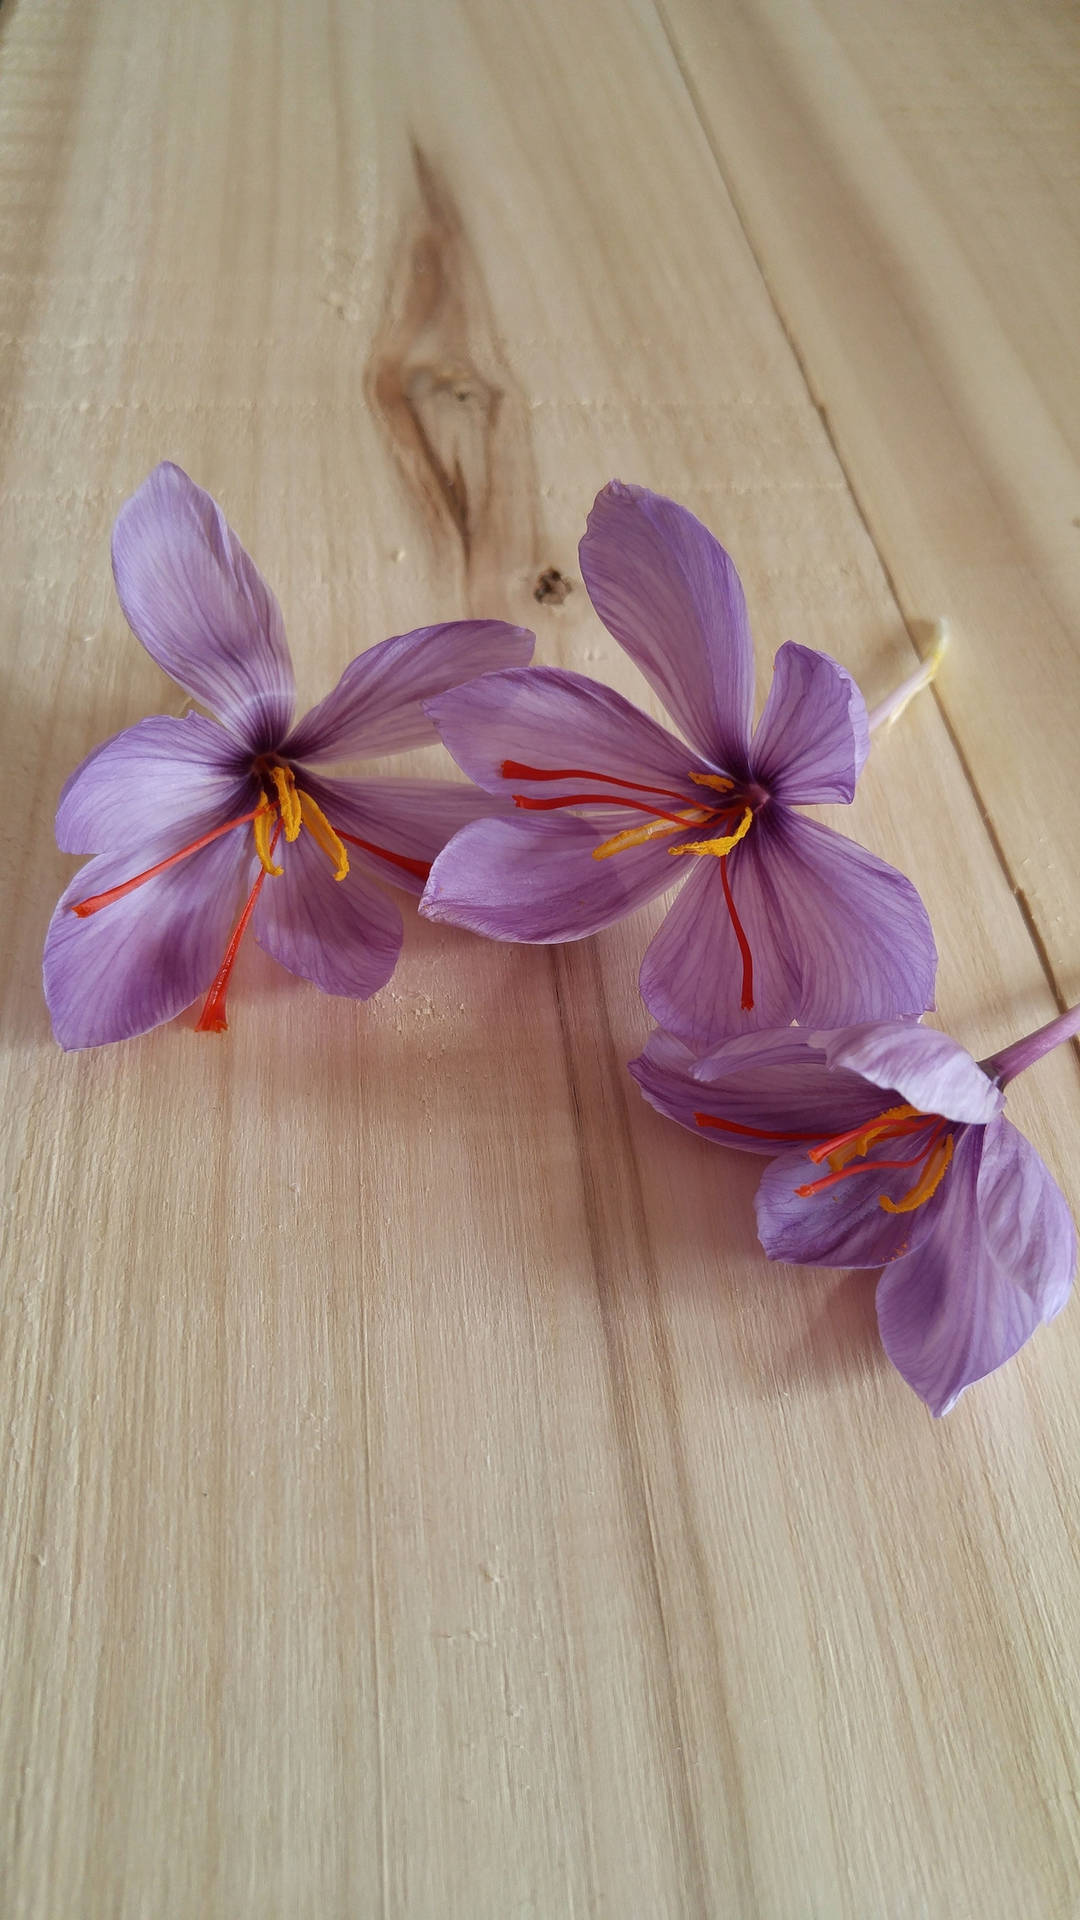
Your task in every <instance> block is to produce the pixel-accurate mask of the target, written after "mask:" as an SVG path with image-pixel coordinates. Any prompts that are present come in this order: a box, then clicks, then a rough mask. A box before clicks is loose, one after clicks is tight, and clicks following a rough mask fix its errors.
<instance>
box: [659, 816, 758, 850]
mask: <svg viewBox="0 0 1080 1920" xmlns="http://www.w3.org/2000/svg"><path fill="white" fill-rule="evenodd" d="M733 812H734V808H728V809H727V810H726V811H725V812H724V813H721V814H718V815H717V816H716V818H717V819H720V820H724V819H727V820H730V818H731V815H732V813H733ZM753 824H754V809H753V807H745V808H744V809H743V817H742V819H741V820H740V821H739V824H738V826H737V827H736V829H735V831H734V833H725V834H724V835H722V836H721V837H720V838H719V839H715V840H684V841H683V844H682V846H681V847H669V848H668V852H669V853H671V854H677V853H712V854H715V855H716V856H717V857H718V858H719V857H721V856H722V855H723V854H726V853H730V852H731V849H732V847H737V846H738V844H739V841H740V840H742V839H745V837H746V835H747V834H748V833H749V831H750V829H751V827H752V826H753Z"/></svg>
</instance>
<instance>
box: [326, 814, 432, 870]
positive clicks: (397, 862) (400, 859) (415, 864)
mask: <svg viewBox="0 0 1080 1920" xmlns="http://www.w3.org/2000/svg"><path fill="white" fill-rule="evenodd" d="M337 835H338V839H339V840H347V841H348V843H349V845H350V847H362V848H363V850H364V852H365V853H375V854H378V857H379V859H380V860H389V862H390V864H391V866H393V867H402V868H404V870H405V872H406V873H414V874H415V875H416V877H417V879H418V880H426V879H427V877H428V874H429V873H430V872H431V862H430V860H414V859H413V858H412V856H411V854H408V853H391V851H390V849H389V847H379V846H376V844H375V842H374V840H361V839H360V838H359V837H358V836H357V835H356V834H355V833H343V832H342V830H341V828H340V827H338V829H337Z"/></svg>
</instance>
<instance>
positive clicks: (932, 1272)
mask: <svg viewBox="0 0 1080 1920" xmlns="http://www.w3.org/2000/svg"><path fill="white" fill-rule="evenodd" d="M946 1177H947V1179H948V1181H949V1205H948V1207H947V1209H941V1210H939V1212H938V1215H937V1217H936V1220H935V1222H934V1227H933V1231H932V1232H931V1233H930V1234H929V1235H928V1236H927V1238H926V1239H925V1240H924V1241H923V1242H922V1245H921V1246H920V1247H919V1248H918V1250H917V1252H913V1253H911V1254H910V1255H909V1256H908V1257H907V1258H906V1259H903V1260H899V1261H897V1262H896V1264H895V1265H894V1266H891V1267H889V1268H888V1270H887V1272H885V1273H884V1274H883V1275H882V1277H881V1280H880V1282H879V1284H878V1291H877V1310H878V1322H879V1325H880V1327H881V1338H882V1341H883V1343H884V1347H885V1351H886V1353H887V1354H888V1356H889V1358H890V1360H891V1361H892V1363H893V1365H894V1366H895V1367H896V1368H897V1369H898V1370H899V1372H900V1373H902V1374H903V1376H904V1379H905V1380H906V1381H907V1382H908V1384H909V1385H910V1386H912V1387H914V1389H915V1392H916V1393H917V1394H919V1395H920V1396H921V1398H922V1399H923V1400H925V1401H926V1404H927V1406H928V1407H929V1408H930V1409H931V1411H932V1412H933V1413H935V1414H942V1413H947V1412H948V1411H949V1408H950V1407H951V1406H953V1404H954V1403H955V1401H956V1399H957V1397H958V1395H959V1394H961V1393H962V1392H963V1390H964V1388H965V1387H968V1386H970V1385H971V1384H972V1382H973V1381H975V1380H981V1379H982V1378H983V1377H984V1376H985V1375H986V1374H988V1373H992V1372H993V1371H994V1370H995V1368H997V1367H1000V1366H1002V1365H1003V1363H1004V1362H1005V1361H1006V1360H1008V1359H1010V1358H1011V1357H1012V1355H1013V1354H1014V1353H1016V1351H1017V1350H1018V1348H1020V1347H1022V1346H1023V1344H1024V1342H1025V1340H1027V1339H1028V1338H1029V1336H1030V1335H1031V1334H1032V1333H1033V1332H1034V1331H1035V1328H1036V1327H1037V1326H1038V1325H1039V1323H1040V1321H1043V1320H1049V1319H1050V1318H1051V1317H1052V1315H1053V1314H1055V1313H1057V1312H1058V1311H1059V1309H1060V1308H1061V1307H1062V1306H1063V1305H1064V1303H1065V1300H1066V1299H1067V1297H1068V1293H1069V1288H1070V1285H1071V1282H1072V1274H1073V1268H1074V1265H1075V1261H1076V1237H1075V1233H1074V1229H1073V1224H1072V1221H1071V1219H1070V1218H1069V1211H1068V1208H1067V1206H1066V1204H1065V1201H1064V1198H1063V1196H1062V1194H1061V1193H1060V1192H1059V1190H1058V1188H1057V1186H1056V1185H1055V1183H1054V1181H1053V1180H1052V1178H1051V1176H1050V1174H1049V1172H1048V1170H1047V1168H1046V1167H1045V1166H1044V1165H1043V1162H1042V1161H1041V1160H1040V1159H1039V1156H1038V1154H1037V1153H1036V1152H1035V1150H1034V1148H1033V1147H1032V1146H1031V1145H1030V1144H1029V1142H1028V1141H1027V1140H1025V1139H1024V1137H1023V1135H1022V1134H1020V1133H1018V1132H1017V1131H1016V1129H1015V1127H1013V1126H1012V1125H1010V1123H1009V1121H1007V1120H997V1121H994V1122H992V1123H991V1125H990V1126H988V1127H987V1128H986V1129H985V1130H983V1129H973V1130H972V1131H971V1132H970V1133H969V1134H968V1135H967V1136H966V1137H965V1139H964V1140H963V1141H962V1142H961V1143H960V1144H959V1145H958V1147H957V1151H956V1154H955V1157H954V1161H953V1165H952V1167H951V1168H950V1170H949V1174H948V1175H947V1176H946Z"/></svg>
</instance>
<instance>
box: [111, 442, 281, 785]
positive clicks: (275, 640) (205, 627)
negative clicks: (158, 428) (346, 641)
mask: <svg viewBox="0 0 1080 1920" xmlns="http://www.w3.org/2000/svg"><path fill="white" fill-rule="evenodd" d="M112 556H113V573H114V575H115V578H116V591H117V593H118V594H119V596H120V604H121V606H122V607H123V609H124V613H125V615H126V616H127V621H128V625H129V626H130V627H131V629H132V631H133V632H134V633H135V634H136V635H137V636H138V638H139V639H140V640H141V641H142V643H143V646H144V647H145V648H146V650H147V652H148V653H149V654H151V655H152V656H153V658H154V659H155V660H156V661H157V663H158V665H159V666H161V667H164V669H165V671H166V673H169V674H171V675H172V677H173V679H174V680H178V681H179V683H180V685H181V686H182V687H186V689H187V691H188V692H189V693H191V694H193V695H194V696H195V698H196V700H202V701H204V702H205V703H206V705H207V706H209V707H212V708H213V710H214V712H215V713H216V714H217V716H218V718H219V719H220V720H221V721H223V722H224V724H225V726H227V727H228V729H229V731H230V733H232V734H234V735H235V736H236V738H237V739H238V740H239V741H241V742H242V743H243V745H244V746H246V747H247V748H249V749H250V751H251V752H252V753H263V752H266V751H268V750H269V749H271V748H273V747H275V746H276V745H277V743H278V741H279V740H280V739H281V736H282V735H283V734H284V732H285V730H286V728H287V727H288V725H289V722H290V720H291V719H292V711H293V705H294V702H295V698H296V694H295V688H294V685H293V671H292V662H291V660H290V658H289V649H288V646H287V644H286V640H285V628H284V624H283V622H282V618H281V609H280V607H279V606H278V603H277V601H276V600H275V598H274V596H273V594H272V593H271V591H270V589H269V587H268V586H267V584H266V582H265V580H264V579H263V577H262V575H261V573H260V572H259V570H258V568H257V567H256V565H255V563H254V561H253V560H251V559H249V557H248V555H247V554H246V553H245V552H244V549H243V547H242V546H241V545H240V542H239V540H238V539H237V537H236V535H235V534H234V533H233V531H232V529H231V528H230V526H229V524H228V522H227V521H226V519H225V516H224V514H223V513H222V511H221V508H220V507H219V506H218V505H217V502H216V501H215V500H213V499H211V497H210V495H209V494H208V493H204V492H203V489H202V488H201V487H197V486H196V485H195V483H194V481H193V480H189V479H188V476H187V474H186V473H184V472H182V470H181V469H180V468H179V467H176V466H173V465H172V463H171V462H170V461H163V462H162V464H161V466H159V467H155V468H154V471H153V473H152V474H151V475H150V477H149V479H147V480H144V481H143V484H142V486H141V487H140V488H139V490H138V492H137V493H134V494H133V495H132V497H131V499H130V500H128V501H127V502H126V504H125V505H124V506H123V507H121V509H120V512H119V514H118V515H117V519H116V525H115V527H114V528H113V540H112Z"/></svg>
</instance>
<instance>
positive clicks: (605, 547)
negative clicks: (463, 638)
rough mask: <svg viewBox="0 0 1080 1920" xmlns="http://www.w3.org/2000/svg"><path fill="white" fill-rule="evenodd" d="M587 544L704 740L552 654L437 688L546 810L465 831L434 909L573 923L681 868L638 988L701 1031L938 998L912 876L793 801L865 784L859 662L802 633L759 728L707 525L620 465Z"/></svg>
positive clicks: (592, 921) (444, 913) (599, 585)
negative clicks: (523, 666) (805, 642)
mask: <svg viewBox="0 0 1080 1920" xmlns="http://www.w3.org/2000/svg"><path fill="white" fill-rule="evenodd" d="M580 555H581V571H582V575H583V577H584V580H585V584H586V586H587V588H588V591H589V596H590V598H591V600H592V603H593V606H594V607H595V609H596V611H597V613H598V614H599V615H600V618H601V619H602V620H603V622H604V624H605V626H606V627H607V628H608V629H609V631H610V632H611V633H612V634H613V635H614V637H615V639H616V640H618V642H619V643H620V645H621V646H623V647H624V648H625V649H626V651H627V653H628V654H629V655H630V657H631V659H632V660H633V661H634V662H635V663H636V664H637V666H638V667H640V668H641V670H642V671H643V673H644V674H645V675H646V677H647V679H649V680H650V681H651V683H652V685H653V686H654V687H655V689H656V691H657V693H658V694H659V695H660V697H661V699H662V700H663V702H664V704H665V706H666V707H667V709H668V711H669V713H670V714H671V715H672V717H673V718H674V719H675V720H676V721H677V723H678V725H679V726H680V727H681V728H682V731H683V733H684V734H685V736H686V740H687V741H689V742H690V744H689V745H686V744H684V742H683V741H682V740H679V739H677V738H676V737H675V735H674V734H672V733H669V732H667V730H666V729H665V728H663V727H661V726H658V725H657V724H656V722H655V721H654V720H650V719H649V718H648V717H647V716H646V715H645V714H644V713H642V712H641V711H640V710H639V709H638V708H637V707H635V706H632V705H631V703H630V701H628V700H624V699H623V697H622V695H621V694H618V693H615V692H613V691H612V689H611V688H609V687H605V686H602V685H600V684H599V682H597V681H595V680H590V679H586V678H585V677H584V676H583V675H581V674H578V673H569V672H563V671H561V670H560V669H557V668H550V667H537V668H531V669H528V670H522V671H517V670H511V671H509V672H503V673H495V674H488V675H486V676H485V678H484V679H483V680H482V681H478V682H475V683H474V684H473V685H471V686H468V687H464V686H463V687H457V688H454V689H452V690H451V691H449V692H447V693H444V694H441V695H439V696H438V697H437V698H436V699H434V700H433V701H431V702H430V703H429V705H428V712H429V713H430V714H431V715H432V717H433V719H434V720H435V723H436V725H437V726H438V729H439V732H440V733H441V735H442V737H443V739H444V741H445V742H446V745H447V746H448V747H449V749H450V752H451V753H452V754H453V756H454V758H455V760H456V761H457V762H458V764H459V766H461V767H463V768H464V769H465V771H466V773H467V774H468V775H469V776H470V778H471V779H473V780H475V781H476V782H477V783H478V784H479V785H480V786H482V787H486V788H487V790H488V792H489V793H492V794H509V795H512V796H513V799H514V801H515V803H516V805H517V806H518V807H519V808H521V809H523V810H525V811H526V812H527V813H528V814H529V815H530V817H529V818H527V819H518V818H510V819H487V820H479V821H476V822H475V823H474V824H473V825H471V826H469V827H466V828H465V829H464V830H463V831H462V832H461V833H459V834H458V835H457V836H456V837H455V838H454V840H452V841H451V842H450V844H449V846H448V847H447V848H446V850H445V852H444V853H442V854H440V855H439V858H438V859H437V860H436V862H435V864H434V866H433V868H432V872H431V879H430V880H429V882H428V886H427V889H426V891H425V893H424V897H423V900H422V902H421V909H420V910H421V912H422V913H424V914H426V915H427V916H428V918H429V919H432V920H449V921H453V922H454V923H455V924H456V925H458V926H464V927H470V928H472V929H473V931H475V932H477V933H482V934H486V935H488V936H489V937H490V938H491V939H495V940H523V941H535V942H550V941H562V940H578V939H581V938H583V937H584V936H585V935H586V934H590V933H595V932H596V931H597V930H598V929H599V928H601V927H606V926H609V925H610V924H611V923H612V922H613V921H615V920H619V919H621V918H622V917H623V916H624V915H625V914H628V913H631V912H632V911H633V910H634V909H635V908H636V907H640V906H641V905H642V904H643V903H644V902H645V901H647V900H650V899H651V898H652V897H653V896H654V895H655V894H658V893H662V892H664V890H665V889H666V888H668V887H670V886H671V885H672V883H673V882H674V881H676V880H678V879H683V878H685V880H686V885H685V887H684V888H683V891H682V892H681V894H680V895H679V898H678V900H677V901H676V902H675V904H674V905H673V906H672V908H671V910H670V912H669V913H668V915H667V918H666V919H665V920H664V922H663V925H662V926H661V928H660V930H659V932H658V933H657V935H656V937H655V939H654V940H653V942H652V945H651V946H650V947H649V949H648V951H647V953H646V955H645V960H644V964H643V966H642V969H641V992H642V996H643V998H644V1000H645V1003H646V1005H647V1006H648V1007H649V1009H650V1011H651V1012H652V1013H653V1015H654V1016H655V1018H656V1019H657V1020H658V1021H659V1022H660V1024H661V1025H662V1026H664V1027H666V1028H668V1029H669V1030H670V1031H672V1032H674V1033H677V1034H678V1035H679V1036H680V1038H681V1039H683V1040H685V1041H686V1042H687V1043H688V1044H689V1045H691V1046H695V1047H698V1048H701V1047H705V1046H710V1045H714V1044H716V1043H717V1042H718V1041H720V1040H723V1039H726V1038H728V1037H729V1036H730V1035H733V1034H738V1033H743V1032H747V1031H751V1030H753V1029H756V1028H762V1027H778V1026H784V1025H786V1024H788V1023H789V1022H790V1021H792V1020H798V1021H800V1022H802V1023H803V1024H813V1025H817V1026H841V1025H844V1024H846V1023H848V1022H851V1021H855V1020H870V1019H876V1020H886V1019H903V1018H906V1017H912V1016H916V1015H918V1014H921V1013H923V1012H925V1011H926V1009H927V1008H928V1007H930V1006H931V1005H932V1004H933V990H934V974H935V970H936V965H937V955H936V952H935V949H934V939H933V935H932V933H931V930H930V922H929V920H928V918H927V915H926V911H925V909H924V907H923V905H922V902H921V900H920V899H919V896H918V894H917V893H916V891H915V889H914V887H913V886H912V885H911V883H910V881H908V880H906V879H904V877H903V875H901V874H899V873H897V872H896V871H895V869H894V868H893V867H890V866H887V865H886V864H885V862H884V861H882V860H878V859H875V857H874V855H873V854H870V853H867V852H865V851H864V849H863V848H862V847H860V846H857V845H856V844H855V843H854V842H853V841H851V840H847V839H845V838H844V837H843V836H842V835H840V834H838V833H834V832H833V831H832V829H831V828H829V827H826V826H822V825H821V824H819V822H817V821H815V820H809V819H807V818H805V816H803V815H802V814H800V813H798V812H796V810H795V809H796V807H797V806H802V805H808V804H811V803H816V802H818V801H850V800H851V799H852V797H853V795H854V792H855V782H856V780H857V778H858V775H859V772H860V769H861V767H862V765H863V761H864V760H865V758H866V752H867V743H868V729H867V716H866V708H865V704H864V702H863V697H862V694H861V693H860V692H859V689H858V687H857V686H856V685H855V683H854V681H853V680H852V678H851V675H850V674H848V673H846V672H845V671H844V668H843V667H841V666H838V665H837V663H836V661H835V660H831V659H830V658H829V657H828V655H827V654H823V653H816V652H814V651H813V649H812V648H810V647H803V646H798V645H796V644H794V643H792V642H789V643H788V644H787V645H786V646H783V647H781V649H780V651H779V653H778V654H777V656H776V667H775V673H774V678H773V683H772V689H771V692H770V694H769V697H768V700H767V701H766V704H765V709H764V712H763V713H762V716H761V719H760V720H759V722H758V725H757V729H756V731H755V732H753V734H751V720H752V713H753V694H754V653H753V644H752V641H751V638H750V627H749V623H748V620H747V613H746V605H745V602H744V600H743V593H742V588H741V586H740V584H739V577H738V574H737V573H736V571H735V568H734V566H733V564H732V562H731V560H730V559H729V557H728V555H727V554H726V553H725V551H724V549H723V547H722V546H720V544H719V542H718V541H717V540H715V539H714V538H713V536H712V534H711V533H709V532H708V531H707V529H706V528H705V527H703V526H702V525H701V522H700V521H698V520H696V519H695V518H694V516H693V514H691V513H688V512H687V511H686V509H685V508H683V507H679V506H676V504H675V503H674V501H671V500H665V499H663V498H662V497H661V496H660V495H658V494H655V493H649V492H647V491H646V490H645V489H644V488H643V487H628V486H623V485H621V484H620V483H619V482H617V481H612V483H611V484H610V486H607V487H605V488H604V489H603V492H602V493H600V494H599V495H598V497H597V500H596V503H595V505H594V507H593V509H592V512H591V514H590V516H589V523H588V529H587V531H586V534H585V537H584V539H583V540H582V543H581V549H580ZM923 678H925V675H924V676H923ZM909 691H910V690H909ZM882 711H883V714H884V713H885V709H883V710H882ZM580 808H588V809H590V810H592V812H591V817H583V816H582V815H581V813H580V812H579V811H578V809H580Z"/></svg>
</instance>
